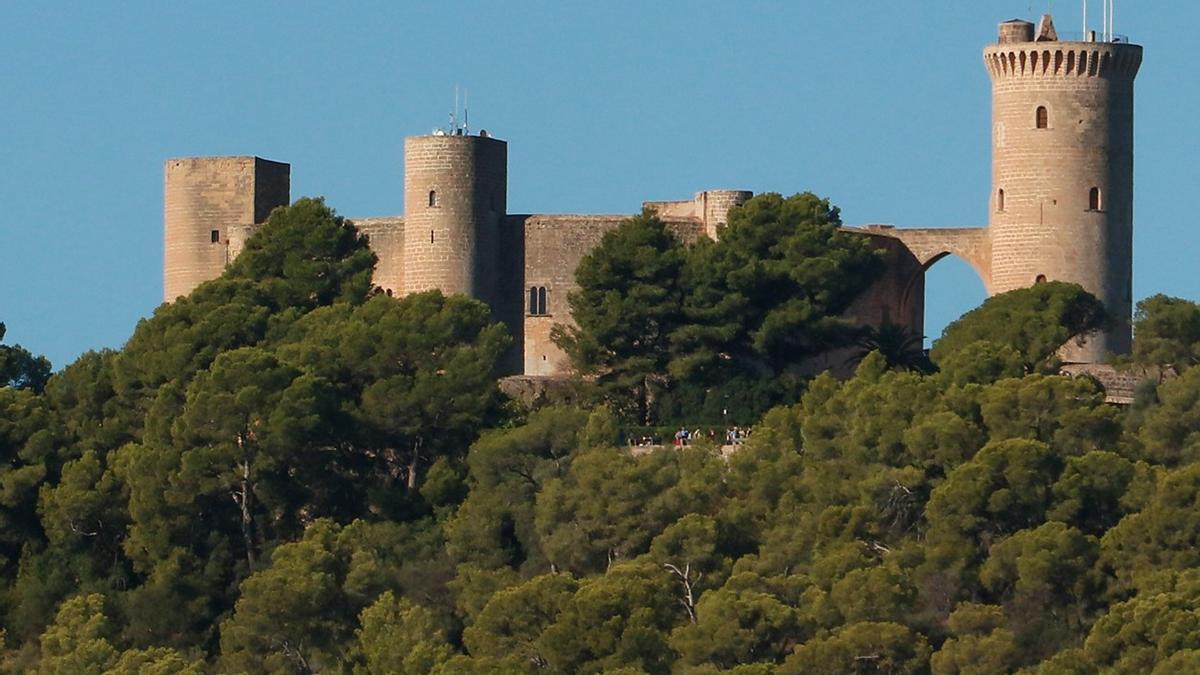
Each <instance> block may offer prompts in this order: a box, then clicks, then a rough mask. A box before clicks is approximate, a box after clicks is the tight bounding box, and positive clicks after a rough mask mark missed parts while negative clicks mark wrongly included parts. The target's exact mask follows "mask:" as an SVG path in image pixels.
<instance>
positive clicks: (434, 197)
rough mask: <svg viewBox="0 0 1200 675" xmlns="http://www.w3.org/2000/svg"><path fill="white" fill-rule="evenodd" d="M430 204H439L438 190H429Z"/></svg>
mask: <svg viewBox="0 0 1200 675" xmlns="http://www.w3.org/2000/svg"><path fill="white" fill-rule="evenodd" d="M429 205H430V206H437V205H438V196H437V190H430V191H429Z"/></svg>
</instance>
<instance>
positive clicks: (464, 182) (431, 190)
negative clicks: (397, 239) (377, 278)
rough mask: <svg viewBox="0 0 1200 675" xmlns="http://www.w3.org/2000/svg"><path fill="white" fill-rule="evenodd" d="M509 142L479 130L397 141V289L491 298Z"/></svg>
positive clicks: (506, 173)
mask: <svg viewBox="0 0 1200 675" xmlns="http://www.w3.org/2000/svg"><path fill="white" fill-rule="evenodd" d="M507 192H508V144H507V143H505V142H504V141H501V140H499V139H495V138H490V137H488V136H487V135H486V133H485V132H481V133H480V135H478V136H471V135H467V134H462V135H459V134H455V135H450V134H446V135H431V136H410V137H409V138H406V139H405V140H404V293H406V294H407V293H417V292H420V291H425V290H430V289H433V288H437V289H440V290H441V291H442V292H443V293H446V294H451V293H465V294H467V295H470V296H472V297H475V298H479V299H481V300H484V301H489V302H491V301H493V300H494V298H492V297H491V296H492V294H493V293H494V292H495V290H496V287H497V279H496V266H497V263H498V262H499V260H498V253H497V247H498V242H499V229H500V223H501V220H502V219H503V218H504V214H505V210H506V208H507V203H506V200H507Z"/></svg>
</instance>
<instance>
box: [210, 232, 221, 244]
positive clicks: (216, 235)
mask: <svg viewBox="0 0 1200 675" xmlns="http://www.w3.org/2000/svg"><path fill="white" fill-rule="evenodd" d="M208 236H209V239H210V240H211V241H212V243H214V244H217V243H220V241H221V231H220V230H213V231H212V232H209V233H208Z"/></svg>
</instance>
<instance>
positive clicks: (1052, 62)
mask: <svg viewBox="0 0 1200 675" xmlns="http://www.w3.org/2000/svg"><path fill="white" fill-rule="evenodd" d="M983 64H984V66H985V67H986V68H987V70H988V74H989V75H991V77H992V80H993V81H996V80H1004V79H1010V78H1022V79H1023V78H1047V77H1064V78H1081V77H1102V78H1125V79H1129V80H1132V79H1133V78H1134V77H1136V76H1137V73H1138V69H1139V68H1140V67H1141V65H1142V48H1141V46H1139V45H1133V44H1127V43H1122V42H1057V41H1042V42H1028V43H1011V42H1001V43H999V44H995V45H992V46H989V47H988V48H986V49H985V50H984V52H983Z"/></svg>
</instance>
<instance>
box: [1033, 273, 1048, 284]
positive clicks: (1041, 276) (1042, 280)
mask: <svg viewBox="0 0 1200 675" xmlns="http://www.w3.org/2000/svg"><path fill="white" fill-rule="evenodd" d="M1033 283H1035V284H1044V283H1046V275H1045V274H1039V275H1037V278H1036V279H1034V280H1033Z"/></svg>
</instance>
